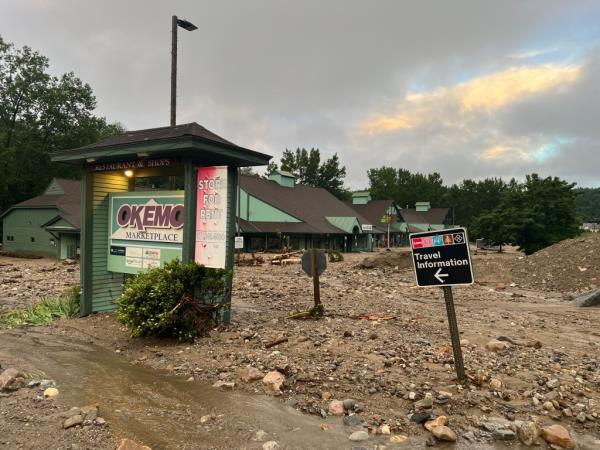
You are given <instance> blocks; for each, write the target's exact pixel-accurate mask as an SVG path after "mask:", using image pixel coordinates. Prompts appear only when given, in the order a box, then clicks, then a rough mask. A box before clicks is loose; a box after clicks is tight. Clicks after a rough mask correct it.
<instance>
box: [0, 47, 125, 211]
mask: <svg viewBox="0 0 600 450" xmlns="http://www.w3.org/2000/svg"><path fill="white" fill-rule="evenodd" d="M48 65H49V61H48V58H46V57H45V56H43V55H40V54H39V53H38V52H36V51H34V50H32V49H31V48H29V47H23V48H16V47H15V46H14V45H13V44H10V43H6V42H5V41H4V40H2V38H1V37H0V212H1V211H3V210H5V209H6V208H8V207H9V206H11V205H12V204H14V203H17V202H20V201H22V200H25V199H27V198H30V197H32V196H35V195H38V194H40V193H41V192H42V191H43V189H44V188H45V187H46V186H47V184H48V182H49V181H50V179H51V178H52V177H53V176H60V177H67V178H76V177H78V176H79V169H77V168H76V167H73V166H69V165H63V164H53V163H51V161H50V155H49V152H50V151H52V150H55V149H63V148H76V147H80V146H83V145H86V144H89V143H91V142H94V141H98V140H100V139H103V138H105V137H107V136H110V135H112V134H115V133H117V132H120V131H123V127H122V126H121V125H119V124H108V123H107V122H106V119H104V118H102V117H97V116H95V115H94V114H93V111H94V109H95V107H96V98H95V97H94V94H93V92H92V88H91V87H90V86H89V85H88V84H85V83H83V82H82V81H81V80H80V79H79V78H77V77H76V76H75V74H73V73H72V72H70V73H66V74H64V75H62V76H52V75H50V74H49V73H48Z"/></svg>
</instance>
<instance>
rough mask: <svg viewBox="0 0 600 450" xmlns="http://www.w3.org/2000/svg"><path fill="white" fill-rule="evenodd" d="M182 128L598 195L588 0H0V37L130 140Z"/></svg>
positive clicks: (596, 69) (269, 148)
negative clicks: (89, 98)
mask: <svg viewBox="0 0 600 450" xmlns="http://www.w3.org/2000/svg"><path fill="white" fill-rule="evenodd" d="M173 14H176V15H177V16H178V17H180V18H185V19H188V20H190V21H191V22H193V23H194V24H195V25H197V26H198V30H196V31H193V32H188V31H185V30H183V29H180V31H179V47H178V48H179V67H178V100H177V101H178V111H177V122H178V123H188V122H198V123H200V124H201V125H203V126H205V127H206V128H208V129H210V130H211V131H213V132H215V133H217V134H219V135H220V136H222V137H224V138H226V139H228V140H230V141H232V142H235V143H236V144H238V145H241V146H244V147H247V148H252V149H255V150H258V151H261V152H264V153H268V154H271V155H273V156H274V160H276V161H277V162H278V161H279V157H280V155H281V153H282V151H283V150H285V149H286V148H289V149H296V148H297V147H305V148H312V147H316V148H319V149H320V151H321V155H322V158H327V157H330V156H331V155H333V154H334V153H337V154H338V155H339V157H340V159H341V161H342V163H343V164H344V165H345V166H346V169H347V177H346V184H347V186H348V187H349V188H352V189H362V188H365V187H367V186H368V178H367V169H369V168H373V167H381V166H384V165H385V166H392V167H396V168H400V167H402V168H406V169H409V170H411V171H417V172H424V173H429V172H439V173H440V174H441V175H442V177H443V179H444V181H445V183H447V184H451V183H457V182H460V180H462V179H465V178H475V179H480V178H485V177H503V178H511V177H516V178H519V179H522V178H524V176H525V174H528V173H533V172H535V173H539V174H540V175H543V176H548V175H552V176H559V177H561V178H564V179H567V180H569V181H573V182H577V183H578V184H579V185H580V186H593V187H596V186H600V170H599V169H600V120H599V119H600V82H599V81H598V80H600V25H599V24H600V2H598V1H577V0H570V1H563V0H560V1H553V0H544V1H497V0H495V1H484V0H473V1H461V0H453V1H433V0H419V1H416V0H415V1H412V2H408V1H399V0H389V1H387V0H377V1H371V2H366V1H362V0H302V1H297V0H296V1H290V0H253V1H248V0H237V1H233V0H232V1H227V0H224V1H219V2H215V1H208V0H189V1H186V0H177V1H169V2H166V1H158V0H127V1H125V0H102V1H92V0H87V1H86V0H2V2H1V3H0V35H1V36H2V37H3V39H4V40H5V41H8V42H13V43H15V45H17V46H23V45H28V46H30V47H32V48H33V49H35V50H37V51H39V52H40V53H42V54H44V55H46V56H47V57H48V58H49V59H50V64H51V71H52V72H53V73H54V74H57V75H58V74H62V73H64V72H68V71H74V72H75V74H76V75H77V76H78V77H80V78H81V79H82V80H84V81H85V82H87V83H89V84H90V85H91V86H92V88H93V90H94V92H95V94H96V97H97V101H98V108H97V114H99V115H102V116H105V117H106V118H107V119H108V120H109V121H111V122H120V123H122V124H123V125H124V126H125V127H126V128H127V129H129V130H136V129H144V128H153V127H159V126H166V125H168V123H169V100H170V81H169V80H170V49H171V41H170V40H171V34H170V31H171V29H170V28H171V16H172V15H173Z"/></svg>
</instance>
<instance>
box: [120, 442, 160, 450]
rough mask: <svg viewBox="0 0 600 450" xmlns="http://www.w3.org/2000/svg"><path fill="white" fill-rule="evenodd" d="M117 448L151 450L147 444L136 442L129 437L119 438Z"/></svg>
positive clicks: (121, 449)
mask: <svg viewBox="0 0 600 450" xmlns="http://www.w3.org/2000/svg"><path fill="white" fill-rule="evenodd" d="M117 450H152V449H151V448H150V447H148V446H147V445H142V444H138V443H137V442H135V441H132V440H131V439H121V442H120V443H119V446H118V447H117Z"/></svg>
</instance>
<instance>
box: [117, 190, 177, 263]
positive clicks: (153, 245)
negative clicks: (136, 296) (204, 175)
mask: <svg viewBox="0 0 600 450" xmlns="http://www.w3.org/2000/svg"><path fill="white" fill-rule="evenodd" d="M184 216H185V208H184V204H183V192H181V191H156V192H115V193H111V194H109V228H108V230H109V249H108V270H109V271H111V272H121V273H138V272H139V271H141V270H143V269H147V268H149V267H161V266H162V265H164V263H165V262H168V261H171V260H172V259H174V258H180V259H181V246H182V243H183V222H184Z"/></svg>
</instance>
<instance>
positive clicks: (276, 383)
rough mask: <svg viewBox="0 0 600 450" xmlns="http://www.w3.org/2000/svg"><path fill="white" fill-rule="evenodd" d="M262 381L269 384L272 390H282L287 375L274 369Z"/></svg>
mask: <svg viewBox="0 0 600 450" xmlns="http://www.w3.org/2000/svg"><path fill="white" fill-rule="evenodd" d="M262 381H263V383H264V384H266V385H267V387H268V388H269V390H270V391H272V392H280V391H281V386H282V385H283V383H284V382H285V376H284V375H283V374H282V373H281V372H277V371H276V370H274V371H271V372H269V373H267V374H266V375H265V376H264V378H263V380H262Z"/></svg>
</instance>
